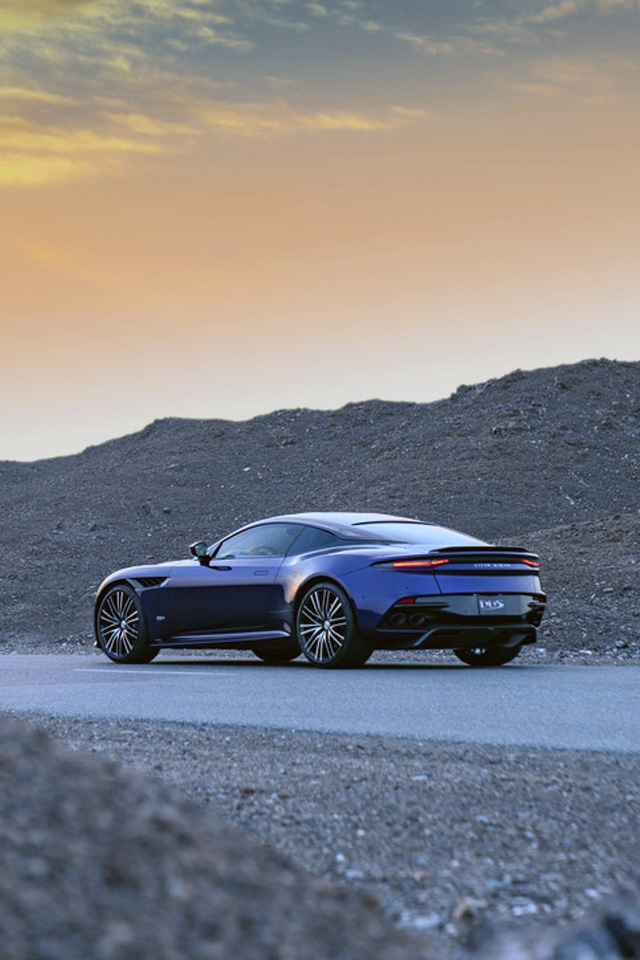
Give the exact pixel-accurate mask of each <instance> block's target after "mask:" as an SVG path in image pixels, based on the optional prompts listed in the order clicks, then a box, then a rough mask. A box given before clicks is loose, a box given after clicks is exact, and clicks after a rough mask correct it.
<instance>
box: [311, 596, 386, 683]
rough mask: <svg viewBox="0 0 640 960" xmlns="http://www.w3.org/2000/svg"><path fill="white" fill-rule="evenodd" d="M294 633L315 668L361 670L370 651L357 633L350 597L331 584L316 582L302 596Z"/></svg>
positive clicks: (368, 645)
mask: <svg viewBox="0 0 640 960" xmlns="http://www.w3.org/2000/svg"><path fill="white" fill-rule="evenodd" d="M296 632H297V637H298V643H299V644H300V649H301V650H302V652H303V653H304V655H305V657H306V658H307V660H308V661H309V662H310V663H312V664H313V665H314V666H315V667H324V668H336V667H361V666H362V664H363V663H365V662H366V661H367V660H368V659H369V657H370V656H371V654H372V652H373V648H372V646H371V644H370V643H368V641H367V640H365V639H364V637H362V636H360V634H359V633H358V628H357V624H356V618H355V616H354V614H353V609H352V607H351V603H350V601H349V598H348V597H347V595H346V593H345V592H344V590H342V589H341V588H340V587H338V586H337V585H336V584H334V583H316V584H315V585H314V586H313V587H310V588H309V590H307V591H306V593H305V594H303V596H302V599H301V600H300V603H299V605H298V613H297V616H296Z"/></svg>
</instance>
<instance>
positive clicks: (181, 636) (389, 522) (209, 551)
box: [95, 513, 545, 667]
mask: <svg viewBox="0 0 640 960" xmlns="http://www.w3.org/2000/svg"><path fill="white" fill-rule="evenodd" d="M190 551H191V554H192V558H191V559H188V560H174V561H169V562H167V563H159V564H151V565H150V564H144V565H143V566H137V567H127V568H126V569H124V570H118V571H116V572H115V573H112V574H111V576H109V577H107V579H106V580H105V581H104V583H103V584H102V585H101V587H100V589H99V591H98V596H97V600H96V607H95V631H96V646H98V647H100V648H101V649H102V650H103V651H104V652H105V653H106V655H107V656H108V657H110V659H111V660H114V661H116V662H117V663H148V662H149V661H150V660H152V659H153V658H154V657H155V656H156V655H157V654H158V652H159V651H160V650H161V649H172V650H176V649H182V648H200V649H206V648H227V649H236V650H252V651H253V653H255V654H256V656H258V657H260V659H261V660H264V661H266V662H268V663H286V662H288V661H290V660H293V659H295V658H296V657H298V656H299V655H300V654H301V653H303V654H304V655H305V657H306V658H307V659H308V660H309V661H310V662H311V663H312V664H314V665H315V666H318V667H356V666H360V665H362V664H363V663H364V662H365V661H366V660H367V659H368V657H369V656H370V655H371V653H372V652H373V651H374V650H434V649H451V650H453V652H454V653H455V654H456V656H458V657H459V658H460V660H463V661H464V662H465V663H468V664H470V665H472V666H498V665H499V664H503V663H508V662H509V661H510V660H513V659H514V657H516V656H517V655H518V653H519V652H520V650H521V648H522V647H523V646H524V645H525V644H530V643H535V639H536V627H537V626H538V625H539V624H540V621H541V619H542V615H543V613H544V608H545V595H544V593H543V592H542V588H541V586H540V576H539V563H538V558H537V557H536V556H535V554H532V553H529V552H528V551H527V550H522V549H520V548H518V547H494V546H490V545H489V544H486V543H484V542H483V541H482V540H477V539H475V538H474V537H470V536H467V535H466V534H464V533H458V532H456V531H455V530H449V529H447V528H446V527H439V526H436V525H434V524H431V523H424V522H422V521H420V520H411V519H407V518H405V517H393V516H387V515H385V514H379V513H298V514H291V515H287V516H282V517H271V518H270V519H267V520H260V521H258V522H257V523H251V524H249V525H247V526H245V527H242V528H241V529H240V530H237V531H236V532H235V533H232V534H230V535H229V536H226V537H224V538H223V539H221V540H218V541H217V542H216V543H214V544H212V545H211V546H208V545H207V544H206V543H205V542H204V541H198V542H197V543H194V544H192V545H191V547H190Z"/></svg>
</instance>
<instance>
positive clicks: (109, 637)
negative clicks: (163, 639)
mask: <svg viewBox="0 0 640 960" xmlns="http://www.w3.org/2000/svg"><path fill="white" fill-rule="evenodd" d="M96 628H97V632H98V643H99V644H100V647H101V649H102V650H103V651H104V653H106V655H107V656H108V657H109V659H110V660H113V661H114V662H115V663H149V662H150V661H151V660H153V658H154V657H156V656H157V655H158V653H159V652H160V651H159V650H158V649H157V648H156V649H154V648H153V647H152V646H151V644H150V642H149V631H148V630H147V621H146V620H145V616H144V611H143V609H142V604H141V603H140V598H139V597H138V594H137V593H136V592H135V590H134V589H133V587H130V586H129V584H128V583H118V584H116V585H115V586H113V587H111V588H110V589H109V590H107V592H106V593H105V594H104V596H103V597H102V598H101V600H100V603H99V605H98V613H97V617H96Z"/></svg>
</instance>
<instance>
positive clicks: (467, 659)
mask: <svg viewBox="0 0 640 960" xmlns="http://www.w3.org/2000/svg"><path fill="white" fill-rule="evenodd" d="M521 650H522V647H505V646H501V645H500V644H496V645H495V646H493V647H473V648H469V649H468V650H454V651H453V652H454V653H455V655H456V657H457V658H458V659H459V660H462V662H463V663H467V664H469V666H470V667H501V666H503V664H505V663H511V661H512V660H515V658H516V657H517V656H518V654H519V653H520V651H521Z"/></svg>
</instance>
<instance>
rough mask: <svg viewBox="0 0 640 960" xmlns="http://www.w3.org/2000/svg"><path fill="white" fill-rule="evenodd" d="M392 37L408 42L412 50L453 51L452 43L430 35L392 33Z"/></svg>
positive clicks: (445, 52) (444, 52)
mask: <svg viewBox="0 0 640 960" xmlns="http://www.w3.org/2000/svg"><path fill="white" fill-rule="evenodd" d="M394 37H395V38H396V40H403V41H404V42H405V43H408V44H410V45H411V46H412V47H413V49H414V50H419V51H420V52H421V53H429V54H435V55H439V54H445V55H449V54H452V53H455V47H454V45H453V44H452V43H450V42H448V41H443V40H434V39H432V37H427V36H421V35H420V34H417V33H403V32H400V33H394Z"/></svg>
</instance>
